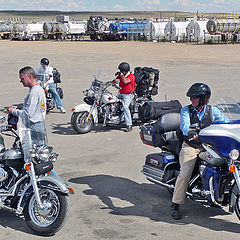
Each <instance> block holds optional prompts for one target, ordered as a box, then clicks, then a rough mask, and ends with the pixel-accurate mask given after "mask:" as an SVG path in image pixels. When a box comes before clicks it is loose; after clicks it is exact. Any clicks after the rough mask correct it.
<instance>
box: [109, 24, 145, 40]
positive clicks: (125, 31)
mask: <svg viewBox="0 0 240 240" xmlns="http://www.w3.org/2000/svg"><path fill="white" fill-rule="evenodd" d="M146 25H147V22H138V21H128V22H113V23H111V24H110V26H109V30H110V34H113V35H114V36H115V37H116V39H117V40H122V39H127V35H132V36H133V35H138V37H140V36H141V35H144V28H145V26H146Z"/></svg>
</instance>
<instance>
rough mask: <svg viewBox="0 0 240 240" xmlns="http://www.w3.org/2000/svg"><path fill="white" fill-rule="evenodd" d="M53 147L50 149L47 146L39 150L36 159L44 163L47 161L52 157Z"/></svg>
mask: <svg viewBox="0 0 240 240" xmlns="http://www.w3.org/2000/svg"><path fill="white" fill-rule="evenodd" d="M52 150H53V149H52V147H48V146H47V145H42V146H41V147H39V148H38V150H37V153H36V157H37V158H38V159H39V160H42V161H47V160H48V159H49V157H50V153H51V152H52Z"/></svg>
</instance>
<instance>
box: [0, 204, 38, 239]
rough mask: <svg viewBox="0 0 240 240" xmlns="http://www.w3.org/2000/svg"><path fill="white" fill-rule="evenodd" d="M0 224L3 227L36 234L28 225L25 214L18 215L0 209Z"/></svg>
mask: <svg viewBox="0 0 240 240" xmlns="http://www.w3.org/2000/svg"><path fill="white" fill-rule="evenodd" d="M0 219H1V220H0V226H1V227H3V228H6V229H7V228H10V229H13V230H16V231H19V232H24V233H27V234H31V235H35V234H34V233H33V232H32V230H31V229H30V228H29V227H28V226H27V224H26V222H25V220H24V218H23V216H18V215H16V214H15V213H12V212H9V211H7V210H4V209H0Z"/></svg>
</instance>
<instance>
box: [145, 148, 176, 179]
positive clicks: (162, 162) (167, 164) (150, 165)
mask: <svg viewBox="0 0 240 240" xmlns="http://www.w3.org/2000/svg"><path fill="white" fill-rule="evenodd" d="M176 170H179V165H178V160H177V159H176V158H175V156H174V155H173V154H171V153H169V152H161V153H152V154H148V155H147V156H146V161H145V165H144V166H143V170H142V173H143V174H144V175H146V176H147V177H150V178H151V179H154V180H157V181H161V182H167V181H169V180H170V179H173V178H174V177H175V174H176ZM149 180H150V179H149Z"/></svg>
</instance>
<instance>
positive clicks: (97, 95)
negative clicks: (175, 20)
mask: <svg viewBox="0 0 240 240" xmlns="http://www.w3.org/2000/svg"><path fill="white" fill-rule="evenodd" d="M110 86H113V87H115V88H116V89H118V90H120V89H121V88H120V87H118V86H117V85H116V84H115V83H113V82H112V81H109V82H107V83H104V82H102V81H99V80H98V79H97V78H96V76H95V77H94V80H93V81H92V83H91V86H90V88H89V89H87V90H85V91H83V93H84V95H85V97H84V99H83V100H84V102H85V103H86V104H79V105H77V106H75V107H74V108H73V109H72V117H71V125H72V127H73V129H74V130H75V131H76V132H77V133H87V132H89V131H90V130H91V129H92V128H93V127H94V126H97V125H99V124H102V125H103V126H108V125H121V124H123V123H124V122H125V120H124V114H123V104H122V100H121V99H119V98H118V97H116V96H115V95H114V94H112V93H111V92H109V91H108V90H107V88H108V87H110ZM146 101H151V100H150V99H148V98H147V97H146V96H143V97H139V98H138V97H137V96H136V95H134V100H133V102H132V103H131V104H130V112H131V115H132V120H133V122H134V123H137V122H139V117H138V108H139V106H141V105H142V104H143V103H144V102H146Z"/></svg>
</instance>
